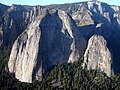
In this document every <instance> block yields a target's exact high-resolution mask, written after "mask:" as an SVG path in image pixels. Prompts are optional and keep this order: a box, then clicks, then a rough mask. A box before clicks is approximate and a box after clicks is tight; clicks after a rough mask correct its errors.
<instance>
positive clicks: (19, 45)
mask: <svg viewBox="0 0 120 90" xmlns="http://www.w3.org/2000/svg"><path fill="white" fill-rule="evenodd" d="M40 35H41V33H40V28H39V21H35V22H33V23H31V24H30V26H29V27H28V28H27V29H26V31H25V32H23V33H22V34H21V35H20V36H19V37H18V38H17V40H16V41H15V43H14V45H13V48H12V51H11V55H10V59H9V62H8V67H9V71H10V72H12V73H13V72H14V73H15V77H16V78H17V79H19V80H20V81H22V82H32V72H33V68H34V66H35V64H36V59H37V56H38V49H39V39H40Z"/></svg>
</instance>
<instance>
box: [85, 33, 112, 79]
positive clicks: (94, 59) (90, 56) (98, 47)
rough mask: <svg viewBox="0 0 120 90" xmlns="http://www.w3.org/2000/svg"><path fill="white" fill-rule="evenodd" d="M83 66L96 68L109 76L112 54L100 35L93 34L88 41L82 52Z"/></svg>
mask: <svg viewBox="0 0 120 90" xmlns="http://www.w3.org/2000/svg"><path fill="white" fill-rule="evenodd" d="M83 68H87V69H88V70H90V69H98V70H101V71H103V72H104V73H106V74H107V76H109V77H110V76H111V74H112V56H111V53H110V51H109V49H108V48H107V43H106V41H105V39H104V38H103V37H102V36H97V35H94V36H92V37H91V38H90V39H89V41H88V46H87V49H86V51H85V54H84V63H83Z"/></svg>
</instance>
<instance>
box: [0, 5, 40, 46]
mask: <svg viewBox="0 0 120 90" xmlns="http://www.w3.org/2000/svg"><path fill="white" fill-rule="evenodd" d="M2 6H3V5H2ZM0 7H1V5H0ZM1 10H2V11H3V10H4V12H3V13H2V16H1V18H0V42H1V43H0V44H1V45H2V46H6V45H10V44H11V43H13V42H14V41H15V40H16V38H17V37H18V36H19V35H20V34H21V33H22V32H23V31H24V30H25V29H26V28H27V26H28V25H29V24H30V23H31V22H32V21H34V20H35V18H36V17H37V16H39V15H40V14H41V10H42V8H41V7H40V6H34V7H30V9H26V8H25V6H22V5H14V4H13V5H12V6H10V7H8V6H6V7H5V6H4V8H2V9H1ZM2 11H0V12H2Z"/></svg>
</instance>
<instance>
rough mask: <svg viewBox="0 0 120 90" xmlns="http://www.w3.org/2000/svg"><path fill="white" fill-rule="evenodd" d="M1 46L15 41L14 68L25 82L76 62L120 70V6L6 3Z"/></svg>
mask: <svg viewBox="0 0 120 90" xmlns="http://www.w3.org/2000/svg"><path fill="white" fill-rule="evenodd" d="M0 8H1V9H0V48H1V49H2V48H3V47H5V46H8V45H12V49H11V54H10V58H9V61H8V69H9V72H11V73H15V77H16V78H17V79H19V80H20V81H22V82H29V83H31V82H32V80H34V79H35V80H41V79H42V76H43V74H44V73H45V72H47V70H48V68H49V67H51V66H53V65H57V64H62V63H74V62H77V61H78V60H80V58H81V57H84V58H83V59H84V62H83V68H87V69H88V70H89V69H99V70H100V71H102V72H104V73H106V74H107V75H108V76H111V75H112V73H113V72H114V73H120V7H119V6H113V5H108V4H106V3H103V2H99V1H96V2H94V1H87V2H80V3H72V4H61V5H47V6H27V5H14V4H13V5H12V6H6V5H3V4H0Z"/></svg>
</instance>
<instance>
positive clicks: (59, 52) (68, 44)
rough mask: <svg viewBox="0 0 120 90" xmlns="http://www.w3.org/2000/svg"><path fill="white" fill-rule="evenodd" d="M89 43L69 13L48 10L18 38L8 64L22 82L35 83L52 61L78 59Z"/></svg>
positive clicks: (58, 62) (61, 61) (53, 63)
mask: <svg viewBox="0 0 120 90" xmlns="http://www.w3.org/2000/svg"><path fill="white" fill-rule="evenodd" d="M51 22H52V23H51ZM85 47H86V40H85V39H84V38H83V37H82V36H81V35H80V33H79V32H78V28H77V26H76V23H75V22H74V20H73V19H72V18H71V16H69V14H67V13H66V12H65V11H62V10H58V11H53V12H52V11H51V12H49V11H48V10H47V11H46V13H45V14H41V15H39V16H38V17H37V18H36V20H35V21H33V22H32V23H31V24H30V25H29V26H28V28H27V29H26V30H25V31H24V32H23V33H22V34H21V35H20V36H19V37H18V38H17V39H16V41H15V42H14V44H13V47H12V51H11V54H10V58H9V62H8V68H9V71H10V72H11V73H15V77H16V78H17V79H19V80H20V81H21V82H28V83H31V82H32V80H34V79H35V80H41V79H42V74H43V73H44V71H45V70H47V69H48V68H49V67H51V66H52V65H57V64H60V63H67V62H71V63H73V62H75V61H78V60H79V58H81V56H82V55H83V53H84V49H85Z"/></svg>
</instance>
